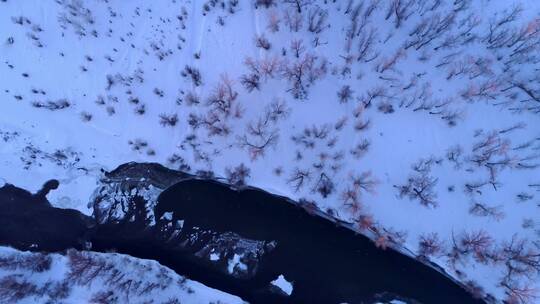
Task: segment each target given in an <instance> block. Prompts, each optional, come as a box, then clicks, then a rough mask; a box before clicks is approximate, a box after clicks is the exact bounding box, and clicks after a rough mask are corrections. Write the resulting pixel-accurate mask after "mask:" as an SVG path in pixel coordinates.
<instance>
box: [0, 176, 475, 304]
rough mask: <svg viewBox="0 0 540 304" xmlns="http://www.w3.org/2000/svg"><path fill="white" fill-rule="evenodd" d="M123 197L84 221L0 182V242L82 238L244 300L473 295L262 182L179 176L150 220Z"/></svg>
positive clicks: (75, 242) (80, 243)
mask: <svg viewBox="0 0 540 304" xmlns="http://www.w3.org/2000/svg"><path fill="white" fill-rule="evenodd" d="M133 201H134V203H133V204H134V206H136V207H137V208H140V212H135V214H134V215H133V216H132V217H130V218H129V219H126V220H124V221H116V222H106V223H101V224H99V225H97V224H95V223H94V224H92V225H89V224H88V223H89V222H90V221H91V219H88V218H85V217H83V216H82V215H80V214H78V213H77V212H75V211H72V210H63V209H57V208H53V207H50V206H49V205H48V202H47V201H46V199H45V198H44V197H36V196H33V195H31V194H29V193H27V192H25V191H24V190H21V189H17V188H15V187H11V188H6V187H4V188H0V220H1V221H2V224H3V225H0V243H2V244H7V245H11V246H14V247H16V248H20V249H33V250H43V251H59V250H63V249H65V248H70V247H76V248H82V247H84V244H86V243H87V242H88V241H89V242H91V243H92V250H95V251H101V252H106V251H110V250H115V251H117V252H120V253H125V254H129V255H132V256H135V257H139V258H147V259H154V260H157V261H158V262H160V263H161V264H164V265H166V266H168V267H170V268H171V269H173V270H175V271H177V272H178V273H179V274H181V275H185V276H187V277H189V278H191V279H193V280H197V281H200V282H201V283H203V284H205V285H208V286H210V287H213V288H216V289H220V290H223V291H225V292H229V293H231V294H235V295H238V296H240V297H242V298H243V299H244V300H246V301H249V302H251V303H344V302H347V303H376V302H378V301H381V302H389V301H390V300H392V299H401V300H403V301H404V302H406V303H437V304H444V303H449V304H450V303H451V304H456V303H463V304H466V303H483V302H482V301H480V300H476V299H473V298H472V297H471V295H469V294H468V293H467V292H466V291H465V290H464V289H462V288H461V287H460V286H458V285H457V284H456V283H454V282H453V281H451V280H450V279H448V278H447V277H445V276H444V275H442V274H440V273H439V272H437V271H435V270H434V269H432V268H430V267H427V266H426V265H424V264H422V263H420V262H418V261H416V260H414V259H412V258H409V257H407V256H405V255H402V254H400V253H398V252H396V251H393V250H380V249H378V248H376V247H375V246H374V244H373V243H372V242H371V241H370V240H369V239H367V238H366V237H364V236H361V235H358V234H356V233H354V232H353V231H351V230H349V229H346V228H341V227H338V226H336V225H335V224H334V223H332V222H330V221H328V220H326V219H323V218H321V217H317V216H313V215H310V214H308V213H307V212H305V211H304V210H303V209H301V208H299V207H297V206H295V205H293V204H291V203H289V202H288V201H286V200H285V199H282V198H279V197H276V196H272V195H270V194H268V193H264V192H262V191H258V190H243V191H233V190H231V189H229V188H228V187H227V186H225V185H222V184H219V183H216V182H213V181H203V180H186V181H183V182H180V183H178V184H176V185H174V186H172V187H170V188H169V189H167V190H166V191H164V192H163V193H161V195H160V196H159V199H158V203H157V205H156V207H155V209H154V210H153V212H154V213H155V214H156V219H157V221H156V222H153V223H152V222H150V221H149V220H148V218H147V217H146V214H145V212H144V203H145V202H144V201H143V200H137V199H135V200H133ZM137 210H139V209H137ZM5 223H7V224H5ZM90 226H92V227H90ZM82 227H88V228H82ZM279 275H283V276H284V278H285V279H286V280H287V281H290V282H292V286H293V292H292V294H291V295H290V296H287V295H285V294H283V293H280V292H279V290H278V289H277V288H275V287H272V286H271V285H270V282H271V281H272V280H274V279H276V278H277V277H278V276H279Z"/></svg>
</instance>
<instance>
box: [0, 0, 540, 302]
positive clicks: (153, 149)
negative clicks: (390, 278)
mask: <svg viewBox="0 0 540 304" xmlns="http://www.w3.org/2000/svg"><path fill="white" fill-rule="evenodd" d="M256 3H259V5H258V7H256V5H255V4H256ZM264 3H270V5H269V7H266V6H265V5H264ZM272 3H275V5H272ZM296 3H298V4H299V6H296ZM539 9H540V3H539V2H537V1H524V0H523V1H515V2H514V1H506V0H478V1H471V0H457V1H440V0H427V1H417V0H372V1H353V0H351V1H348V0H343V1H323V0H320V1H307V0H299V1H290V0H285V1H282V0H276V1H270V0H266V1H264V0H257V1H256V0H238V1H236V0H228V1H225V0H211V1H188V0H186V1H181V0H163V1H143V0H134V1H119V0H118V1H115V0H112V1H98V0H88V1H77V0H69V1H68V0H56V1H52V0H48V1H39V0H27V1H15V0H7V1H0V58H1V59H2V60H1V61H2V62H1V63H0V102H1V105H2V106H1V109H0V183H1V182H9V183H13V184H16V185H17V186H19V187H25V188H27V189H29V190H31V191H35V190H37V189H39V188H40V187H41V184H42V183H43V182H45V181H46V180H47V179H50V178H57V179H59V180H60V182H61V185H60V188H59V189H58V190H57V191H54V192H52V193H51V195H50V196H49V199H50V200H51V202H52V203H53V204H55V205H56V206H60V207H69V208H76V209H79V210H81V211H82V212H84V213H87V214H89V213H91V212H92V210H91V209H89V207H88V205H87V204H88V202H89V200H90V197H91V195H92V192H93V191H94V188H95V186H96V181H97V180H98V178H99V176H100V174H101V171H100V170H101V169H105V170H111V169H113V168H114V167H115V166H117V165H119V164H122V163H125V162H128V161H141V162H142V161H151V162H160V163H162V164H165V165H167V166H169V167H172V168H175V169H178V168H180V169H182V170H185V171H191V172H193V173H195V172H197V171H199V172H202V171H212V172H213V173H214V174H215V175H217V176H223V177H227V178H230V181H231V183H236V182H241V181H242V180H243V179H244V180H245V182H246V183H247V184H249V185H253V186H257V187H260V188H263V189H266V190H268V191H270V192H273V193H277V194H281V195H285V196H288V197H291V198H293V199H305V200H307V201H313V202H314V203H315V204H316V206H317V207H318V208H320V209H321V210H323V211H325V212H329V213H332V214H333V215H335V216H337V217H339V218H341V219H344V220H347V221H351V222H358V229H360V230H367V229H369V230H370V231H372V233H373V232H374V233H375V238H376V243H377V244H378V245H379V246H381V247H386V246H392V244H393V243H399V244H402V245H404V246H405V247H407V248H409V249H410V250H412V251H413V252H416V253H419V254H424V255H426V256H428V257H429V258H430V259H431V260H433V261H435V262H436V263H438V264H439V265H441V266H442V267H444V268H445V269H446V270H447V271H448V272H449V273H450V274H451V275H453V276H455V277H456V278H458V279H459V280H460V281H462V282H466V283H467V284H468V285H469V286H470V287H471V289H473V290H475V292H477V293H480V294H483V293H484V292H487V293H490V294H492V295H493V296H494V297H495V298H496V299H498V300H502V299H510V300H512V301H515V302H516V303H539V302H540V299H539V298H538V293H536V292H535V290H538V289H539V288H540V283H539V282H540V277H539V274H538V269H539V267H540V266H539V264H540V262H539V256H538V252H539V246H540V208H539V204H540V193H539V191H540V167H538V164H540V158H539V155H540V120H539V114H540V78H539V76H538V68H539V65H538V61H539V59H540V58H539V57H538V55H537V54H538V50H539V49H538V46H539V45H540V19H539V15H538V12H539ZM241 165H242V166H241ZM243 177H244V178H243Z"/></svg>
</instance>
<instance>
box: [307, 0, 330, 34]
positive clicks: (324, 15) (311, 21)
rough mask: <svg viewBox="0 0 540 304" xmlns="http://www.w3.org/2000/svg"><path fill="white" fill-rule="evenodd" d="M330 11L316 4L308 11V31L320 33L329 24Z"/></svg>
mask: <svg viewBox="0 0 540 304" xmlns="http://www.w3.org/2000/svg"><path fill="white" fill-rule="evenodd" d="M327 19H328V12H327V11H326V10H323V9H321V8H320V7H319V6H315V7H313V8H312V9H310V10H309V12H308V19H307V20H308V31H310V32H312V33H314V34H320V33H321V32H322V31H323V30H324V29H325V28H327V27H328V25H327V23H326V22H327Z"/></svg>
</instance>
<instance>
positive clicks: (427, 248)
mask: <svg viewBox="0 0 540 304" xmlns="http://www.w3.org/2000/svg"><path fill="white" fill-rule="evenodd" d="M443 246H444V244H443V242H442V241H441V240H440V238H439V235H438V234H437V233H436V232H433V233H429V234H424V235H421V236H420V238H419V241H418V255H420V256H423V257H426V258H427V257H431V256H438V255H440V254H441V253H442V251H443Z"/></svg>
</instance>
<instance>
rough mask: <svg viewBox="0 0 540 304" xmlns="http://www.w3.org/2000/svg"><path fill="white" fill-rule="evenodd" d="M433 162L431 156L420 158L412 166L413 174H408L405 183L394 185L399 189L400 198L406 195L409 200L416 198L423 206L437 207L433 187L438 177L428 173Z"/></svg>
mask: <svg viewBox="0 0 540 304" xmlns="http://www.w3.org/2000/svg"><path fill="white" fill-rule="evenodd" d="M434 163H435V159H433V158H429V159H420V160H419V161H418V162H417V163H416V164H415V165H414V166H413V174H411V175H410V176H409V179H408V180H407V183H406V184H403V185H398V186H396V185H394V187H396V188H397V189H398V190H399V196H400V198H402V197H404V196H407V197H408V198H409V200H418V201H419V202H420V204H422V205H424V206H427V207H437V201H436V199H437V194H436V193H435V190H434V188H435V186H436V185H437V181H438V179H437V178H435V177H432V176H431V175H430V173H431V167H432V165H433V164H434Z"/></svg>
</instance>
